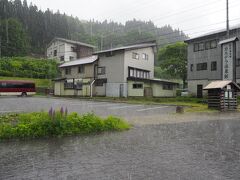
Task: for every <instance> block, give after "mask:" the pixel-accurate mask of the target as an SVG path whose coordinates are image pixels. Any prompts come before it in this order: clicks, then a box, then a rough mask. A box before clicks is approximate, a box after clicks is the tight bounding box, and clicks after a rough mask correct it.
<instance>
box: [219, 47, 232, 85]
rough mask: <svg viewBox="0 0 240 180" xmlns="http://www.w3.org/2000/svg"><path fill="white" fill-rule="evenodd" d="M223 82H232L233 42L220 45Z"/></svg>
mask: <svg viewBox="0 0 240 180" xmlns="http://www.w3.org/2000/svg"><path fill="white" fill-rule="evenodd" d="M222 52H223V56H222V57H223V78H222V79H223V80H231V81H233V42H230V43H226V44H223V45H222Z"/></svg>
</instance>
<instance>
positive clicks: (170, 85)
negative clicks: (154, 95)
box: [163, 84, 173, 90]
mask: <svg viewBox="0 0 240 180" xmlns="http://www.w3.org/2000/svg"><path fill="white" fill-rule="evenodd" d="M163 89H164V90H173V85H172V84H163Z"/></svg>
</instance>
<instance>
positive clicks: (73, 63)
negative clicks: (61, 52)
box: [59, 56, 98, 68]
mask: <svg viewBox="0 0 240 180" xmlns="http://www.w3.org/2000/svg"><path fill="white" fill-rule="evenodd" d="M97 59H98V56H89V57H85V58H81V59H77V60H74V61H69V62H65V63H63V64H61V65H60V66H59V67H60V68H63V67H70V66H77V65H82V64H91V63H94V62H95V61H96V60H97Z"/></svg>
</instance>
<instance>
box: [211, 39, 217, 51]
mask: <svg viewBox="0 0 240 180" xmlns="http://www.w3.org/2000/svg"><path fill="white" fill-rule="evenodd" d="M216 47H217V40H212V41H211V49H213V48H216Z"/></svg>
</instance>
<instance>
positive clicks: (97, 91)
mask: <svg viewBox="0 0 240 180" xmlns="http://www.w3.org/2000/svg"><path fill="white" fill-rule="evenodd" d="M93 95H94V96H106V84H103V86H94V90H93Z"/></svg>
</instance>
